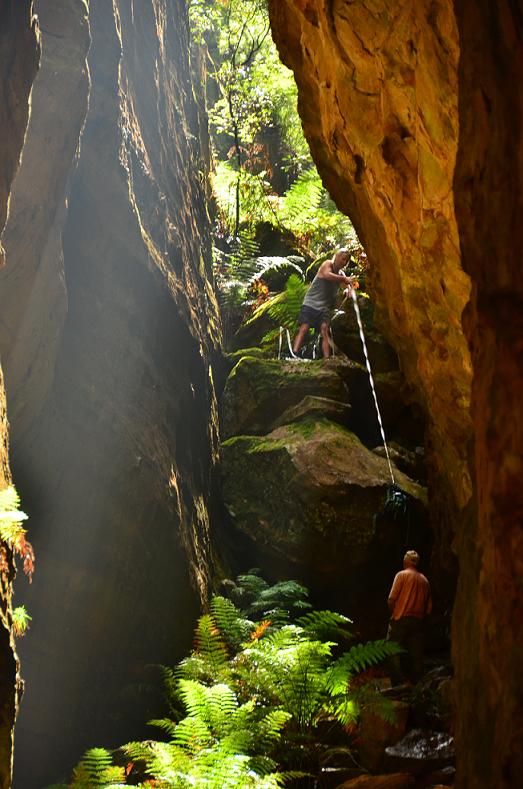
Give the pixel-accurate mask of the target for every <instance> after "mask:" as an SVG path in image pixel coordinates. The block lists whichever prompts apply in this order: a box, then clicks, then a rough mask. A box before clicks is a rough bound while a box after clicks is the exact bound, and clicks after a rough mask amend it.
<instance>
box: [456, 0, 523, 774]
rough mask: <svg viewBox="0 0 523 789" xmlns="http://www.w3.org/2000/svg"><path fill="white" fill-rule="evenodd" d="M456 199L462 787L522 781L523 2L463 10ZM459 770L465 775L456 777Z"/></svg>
mask: <svg viewBox="0 0 523 789" xmlns="http://www.w3.org/2000/svg"><path fill="white" fill-rule="evenodd" d="M455 7H456V14H457V18H458V23H459V32H460V41H461V59H460V73H459V77H460V83H459V84H460V107H459V109H460V142H459V150H458V160H457V168H456V176H455V182H454V189H455V195H456V211H457V217H458V226H459V230H460V239H461V249H462V254H463V266H464V268H465V269H466V271H467V272H468V273H469V274H470V276H471V279H472V283H473V288H472V295H471V300H470V303H469V305H468V306H467V310H466V313H465V315H464V328H465V334H466V336H467V339H468V340H469V343H470V346H471V349H472V360H473V369H474V378H473V384H472V417H473V421H474V428H475V430H474V435H475V442H474V447H473V451H472V452H471V467H472V469H473V471H474V488H475V490H474V493H475V495H474V507H473V508H472V509H471V511H470V513H469V516H468V518H467V521H466V523H465V524H464V528H463V529H462V530H460V533H459V535H458V537H459V543H458V547H459V555H460V563H461V573H460V581H459V587H458V595H457V601H456V609H455V615H454V631H453V638H454V662H455V665H456V682H457V691H458V697H457V701H458V704H459V707H458V712H459V714H458V719H457V732H456V735H457V742H458V754H460V755H459V761H458V767H459V768H460V769H459V770H458V776H459V781H458V784H457V786H459V787H467V789H469V788H471V789H477V788H479V787H481V786H485V785H489V786H496V787H507V789H508V787H512V786H519V785H520V784H523V675H522V671H521V666H522V665H523V630H522V623H523V485H522V479H523V410H522V407H521V403H522V400H523V345H522V342H523V341H522V338H523V281H522V276H521V260H522V256H523V223H522V221H521V217H522V212H523V156H522V148H521V145H522V132H523V85H522V82H521V73H522V69H523V5H522V3H521V2H514V3H509V2H504V1H502V2H499V3H489V2H485V0H481V1H480V2H478V3H476V4H475V7H474V9H473V11H472V12H471V9H470V6H469V4H468V3H464V2H456V3H455ZM460 771H461V775H460Z"/></svg>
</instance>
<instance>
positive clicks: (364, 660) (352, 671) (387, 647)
mask: <svg viewBox="0 0 523 789" xmlns="http://www.w3.org/2000/svg"><path fill="white" fill-rule="evenodd" d="M402 651H403V649H402V648H401V647H400V646H399V644H396V643H395V642H394V641H386V640H385V639H379V640H377V641H369V642H368V643H367V644H357V645H356V646H353V647H351V649H349V651H348V652H345V653H344V654H343V655H342V656H341V657H340V658H338V660H336V661H335V662H334V663H333V664H332V666H331V667H330V669H329V671H328V672H327V677H326V687H327V690H328V691H329V693H330V694H331V695H336V694H341V693H344V692H345V691H346V690H347V685H348V682H349V680H350V679H351V678H352V677H354V676H355V675H356V674H359V673H360V672H362V671H365V669H367V668H370V667H371V666H375V665H377V664H378V663H381V662H382V661H383V660H385V659H386V658H388V657H390V656H391V655H398V654H400V653H401V652H402Z"/></svg>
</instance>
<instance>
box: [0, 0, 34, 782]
mask: <svg viewBox="0 0 523 789" xmlns="http://www.w3.org/2000/svg"><path fill="white" fill-rule="evenodd" d="M39 55H40V48H39V40H38V32H37V26H36V24H35V22H34V20H33V19H32V16H31V2H30V0H23V1H22V0H6V1H5V2H3V3H2V4H1V5H0V139H1V140H2V146H1V149H0V266H2V265H3V263H4V250H3V247H2V244H1V237H2V231H3V229H4V224H5V220H6V217H7V210H8V204H9V194H10V190H11V183H12V180H13V177H14V174H15V172H16V169H17V167H18V164H19V161H20V152H21V149H22V144H23V139H24V134H25V129H26V125H27V118H28V114H29V93H30V90H31V85H32V82H33V79H34V76H35V73H36V70H37V68H38V60H39ZM0 361H1V359H0ZM8 450H9V440H8V423H7V414H6V403H5V392H4V379H3V374H2V368H1V367H0V489H3V488H5V487H6V486H7V485H8V484H9V483H10V482H11V472H10V468H9V457H8ZM11 593H12V590H11V585H10V584H5V583H4V581H3V580H2V579H0V787H1V789H7V788H8V787H9V786H10V785H11V772H12V762H13V726H14V722H15V717H16V713H17V708H18V691H19V688H20V686H19V674H18V671H19V665H18V659H17V656H16V652H15V647H14V641H13V636H12V632H11Z"/></svg>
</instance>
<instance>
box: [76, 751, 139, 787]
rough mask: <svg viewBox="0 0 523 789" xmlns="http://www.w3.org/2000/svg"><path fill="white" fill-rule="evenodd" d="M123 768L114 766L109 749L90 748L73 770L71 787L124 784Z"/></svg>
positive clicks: (116, 785) (117, 785)
mask: <svg viewBox="0 0 523 789" xmlns="http://www.w3.org/2000/svg"><path fill="white" fill-rule="evenodd" d="M125 785H126V784H125V770H124V768H123V767H115V766H114V765H113V759H112V756H111V754H110V752H109V751H107V750H106V749H105V748H91V749H90V750H89V751H87V752H86V753H85V754H84V757H83V759H82V761H81V762H80V763H79V764H78V766H77V767H76V768H75V770H74V772H73V781H72V783H71V787H72V789H91V787H104V788H105V787H107V788H108V787H114V788H115V789H116V787H119V786H125Z"/></svg>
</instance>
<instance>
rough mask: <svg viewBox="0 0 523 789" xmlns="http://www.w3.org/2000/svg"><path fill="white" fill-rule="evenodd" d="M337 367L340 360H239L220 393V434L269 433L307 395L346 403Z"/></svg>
mask: <svg viewBox="0 0 523 789" xmlns="http://www.w3.org/2000/svg"><path fill="white" fill-rule="evenodd" d="M340 369H341V363H340V365H338V364H332V363H329V361H317V362H301V361H296V362H294V361H292V362H285V361H278V360H276V359H274V360H269V359H258V358H253V357H249V356H247V357H244V358H243V359H240V361H239V362H238V364H237V365H236V366H235V368H234V369H233V371H232V372H231V374H230V376H229V378H228V380H227V384H226V386H225V390H224V393H223V396H222V404H221V405H222V407H221V416H222V423H221V427H222V435H223V436H224V437H225V438H230V437H231V436H235V435H236V436H237V435H242V434H249V435H258V434H260V433H268V432H269V431H270V430H271V429H272V428H273V426H274V424H275V422H276V421H277V420H278V418H279V417H280V416H281V415H282V414H283V413H284V412H285V411H286V410H287V409H288V408H292V407H294V406H297V405H298V403H300V402H301V401H302V400H303V398H304V397H307V396H309V395H310V396H314V397H326V398H329V399H330V400H336V401H339V402H342V403H346V402H348V399H349V397H348V390H347V386H346V384H345V383H344V381H343V379H342V377H341V375H340Z"/></svg>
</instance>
